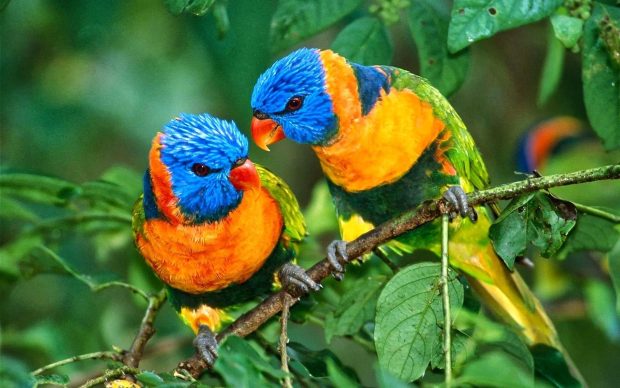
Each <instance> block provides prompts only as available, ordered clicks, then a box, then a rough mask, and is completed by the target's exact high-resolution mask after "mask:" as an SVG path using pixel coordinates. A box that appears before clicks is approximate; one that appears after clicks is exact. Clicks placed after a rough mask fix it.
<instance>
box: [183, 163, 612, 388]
mask: <svg viewBox="0 0 620 388" xmlns="http://www.w3.org/2000/svg"><path fill="white" fill-rule="evenodd" d="M619 178H620V164H614V165H609V166H604V167H598V168H593V169H589V170H583V171H577V172H573V173H568V174H557V175H549V176H544V177H539V178H528V179H525V180H522V181H518V182H514V183H510V184H506V185H501V186H497V187H494V188H491V189H488V190H482V191H478V192H474V193H471V194H469V195H468V196H467V197H468V203H469V205H470V206H478V205H481V204H483V203H488V202H493V201H497V200H499V199H510V198H514V197H517V196H519V195H522V194H526V193H531V192H534V191H538V190H542V189H548V188H551V187H557V186H567V185H573V184H578V183H585V182H592V181H599V180H606V179H619ZM449 210H451V206H450V205H449V204H448V203H447V202H446V201H445V200H443V199H439V200H436V201H428V202H424V203H423V204H422V205H421V206H419V207H418V208H416V209H413V210H410V211H408V212H405V213H404V214H402V215H400V216H398V217H396V218H394V219H392V220H390V221H387V222H385V223H383V224H381V225H379V226H377V227H376V228H374V229H372V230H371V231H369V232H366V233H364V234H363V235H361V236H360V237H358V238H357V239H355V240H353V241H351V242H349V243H347V247H346V248H347V249H346V250H347V256H348V257H349V258H351V259H353V258H356V257H359V256H362V255H363V254H365V253H368V252H371V251H372V250H373V249H374V248H375V247H377V246H379V245H381V244H384V243H385V242H387V241H389V240H391V239H393V238H395V237H397V236H400V235H401V234H403V233H406V232H409V231H411V230H413V229H416V228H417V227H419V226H421V225H424V224H426V223H428V222H430V221H433V220H434V219H436V218H438V217H440V216H441V215H442V214H443V213H446V212H447V211H449ZM307 273H308V275H309V276H310V277H311V278H312V279H313V280H314V281H315V282H321V281H323V280H324V279H325V278H327V277H328V276H330V275H331V273H332V267H331V264H330V263H329V261H328V260H327V259H323V260H321V261H319V262H318V263H316V264H315V265H314V266H312V267H311V268H310V269H308V271H307ZM282 292H283V291H280V292H278V293H275V294H272V295H270V296H269V297H267V298H266V299H265V300H263V301H262V302H261V303H260V304H259V305H257V306H256V307H254V308H253V309H252V310H250V311H248V312H247V313H245V314H243V315H242V316H241V317H239V318H238V319H237V320H236V321H235V322H233V323H232V324H231V325H229V326H228V327H227V328H226V329H225V330H224V331H222V332H221V333H220V334H219V335H218V336H217V339H218V342H221V341H222V340H223V339H224V338H225V337H226V336H228V335H231V334H232V335H237V336H239V337H244V336H246V335H248V334H250V333H252V332H254V331H255V330H257V329H258V328H259V327H260V326H261V325H262V324H264V323H265V322H266V321H267V320H268V319H269V318H271V317H273V316H274V315H276V314H277V313H279V312H280V311H282V306H283V305H282V298H281V296H280V294H281V293H282ZM292 296H293V298H297V297H299V296H300V295H292ZM295 302H296V299H293V301H292V304H294V303H295ZM177 368H183V369H186V370H187V371H188V372H190V373H191V375H192V376H195V377H197V376H200V374H201V373H202V372H204V370H205V369H207V364H206V363H205V362H204V360H202V359H201V358H200V357H198V356H194V357H192V358H189V359H187V360H185V361H182V362H181V363H180V364H179V366H178V367H177Z"/></svg>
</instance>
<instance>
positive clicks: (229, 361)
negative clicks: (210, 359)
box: [214, 336, 286, 387]
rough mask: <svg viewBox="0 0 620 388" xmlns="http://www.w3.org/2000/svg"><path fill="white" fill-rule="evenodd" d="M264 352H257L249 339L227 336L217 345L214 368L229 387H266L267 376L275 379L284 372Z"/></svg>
mask: <svg viewBox="0 0 620 388" xmlns="http://www.w3.org/2000/svg"><path fill="white" fill-rule="evenodd" d="M268 359H269V358H268V357H267V356H266V355H265V354H264V352H261V353H259V352H258V351H257V350H256V349H255V348H254V347H252V346H251V345H250V343H249V341H247V340H244V339H242V338H239V337H236V336H229V337H227V338H226V340H225V341H224V342H223V343H222V344H220V346H219V357H218V359H217V361H216V362H215V365H214V370H215V371H216V372H217V373H219V374H220V376H222V378H223V379H224V381H226V384H227V385H228V386H231V387H268V386H272V383H270V382H269V380H267V376H271V377H275V378H276V379H280V378H283V377H284V376H286V374H285V373H284V372H283V371H282V370H280V369H279V368H276V367H274V366H272V365H271V364H270V363H269V361H268Z"/></svg>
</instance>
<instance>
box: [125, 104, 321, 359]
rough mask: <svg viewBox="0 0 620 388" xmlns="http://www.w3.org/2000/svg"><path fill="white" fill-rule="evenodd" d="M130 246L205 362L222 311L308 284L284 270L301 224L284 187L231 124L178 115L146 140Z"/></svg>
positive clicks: (299, 272)
mask: <svg viewBox="0 0 620 388" xmlns="http://www.w3.org/2000/svg"><path fill="white" fill-rule="evenodd" d="M133 230H134V237H135V241H136V245H137V247H138V249H139V251H140V253H141V254H142V255H143V256H144V258H145V259H146V262H147V263H148V264H149V265H150V266H151V268H152V269H153V271H154V272H155V273H156V274H157V276H158V277H159V278H160V279H161V280H162V281H163V282H164V283H165V284H166V286H167V288H168V291H169V298H170V301H171V302H172V304H173V306H174V308H175V309H176V310H177V311H178V313H179V314H180V316H181V317H182V319H183V320H184V321H185V323H186V324H187V325H189V326H190V327H191V328H192V329H193V330H194V332H195V333H197V336H196V340H195V341H194V344H195V346H196V348H197V350H198V351H199V354H201V356H202V357H203V358H204V359H205V360H206V361H207V362H208V363H210V364H212V363H213V362H214V360H215V357H216V356H217V342H216V341H215V337H214V335H213V333H214V332H215V331H216V330H218V328H219V327H220V325H221V324H222V321H223V320H224V319H225V317H226V307H229V306H232V305H235V304H238V303H241V302H244V301H247V300H250V299H252V298H255V297H256V296H259V295H261V294H264V293H266V292H268V291H270V289H271V288H272V286H273V282H274V273H275V272H276V271H277V270H278V269H279V268H281V270H280V272H279V275H280V279H279V280H280V281H281V282H282V283H283V285H284V286H288V285H292V284H294V285H295V286H298V287H301V288H302V289H304V291H307V290H308V289H317V288H318V285H317V284H316V283H315V282H314V281H312V279H311V278H310V277H309V276H308V275H306V273H305V271H303V269H301V268H300V267H298V266H296V265H293V264H290V263H289V262H290V261H291V260H293V259H294V258H295V255H296V248H297V245H298V243H299V242H300V241H302V240H303V238H304V236H305V235H306V226H305V223H304V219H303V216H302V213H301V211H300V209H299V205H298V203H297V200H296V199H295V196H294V195H293V194H292V192H291V190H290V188H289V187H288V186H287V185H286V183H284V182H283V181H282V179H280V178H279V177H277V176H276V175H274V174H273V173H271V172H270V171H268V170H267V169H265V168H263V167H261V166H259V165H255V164H253V163H252V162H251V161H250V160H249V159H248V141H247V138H246V137H245V136H243V135H242V134H241V132H239V130H238V129H237V127H236V125H235V124H234V123H232V122H227V121H223V120H220V119H217V118H214V117H212V116H209V115H207V114H202V115H189V114H182V115H181V116H180V117H178V118H176V119H174V120H172V121H170V122H169V123H168V124H167V125H166V126H165V127H164V129H163V132H161V133H158V134H157V135H156V136H155V139H154V140H153V145H152V147H151V150H150V153H149V168H148V169H147V170H146V173H145V175H144V193H143V195H142V197H141V198H140V199H139V200H138V202H136V205H135V207H134V210H133Z"/></svg>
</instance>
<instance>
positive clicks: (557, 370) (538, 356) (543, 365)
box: [530, 344, 581, 388]
mask: <svg viewBox="0 0 620 388" xmlns="http://www.w3.org/2000/svg"><path fill="white" fill-rule="evenodd" d="M530 351H531V352H532V356H533V357H534V364H535V366H536V373H537V374H538V375H540V376H542V377H544V378H545V379H546V380H547V381H548V382H550V383H551V384H553V385H555V386H556V387H558V388H569V387H581V384H580V383H579V381H578V380H577V379H575V377H573V375H572V374H571V372H570V369H569V367H568V364H567V363H566V360H565V359H564V356H563V355H562V353H561V352H560V351H559V350H557V349H555V348H552V347H550V346H547V345H542V344H537V345H534V346H533V347H532V348H530Z"/></svg>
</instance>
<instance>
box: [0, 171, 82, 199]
mask: <svg viewBox="0 0 620 388" xmlns="http://www.w3.org/2000/svg"><path fill="white" fill-rule="evenodd" d="M0 187H2V197H5V196H9V197H15V198H20V199H24V200H27V201H31V202H34V203H40V204H45V205H54V206H64V205H66V204H67V203H68V202H69V201H70V200H71V199H72V198H73V197H74V196H75V195H78V194H79V188H78V186H77V185H75V184H73V183H71V182H67V181H65V180H62V179H58V178H52V177H47V176H42V175H32V174H18V173H14V174H0Z"/></svg>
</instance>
